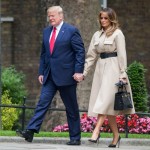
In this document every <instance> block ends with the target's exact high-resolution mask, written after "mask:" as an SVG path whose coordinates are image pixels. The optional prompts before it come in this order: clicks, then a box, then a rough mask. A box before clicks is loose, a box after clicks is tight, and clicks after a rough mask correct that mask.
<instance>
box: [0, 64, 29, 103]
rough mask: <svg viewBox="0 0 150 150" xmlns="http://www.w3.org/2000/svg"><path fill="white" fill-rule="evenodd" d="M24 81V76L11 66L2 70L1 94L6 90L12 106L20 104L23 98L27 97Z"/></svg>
mask: <svg viewBox="0 0 150 150" xmlns="http://www.w3.org/2000/svg"><path fill="white" fill-rule="evenodd" d="M24 80H25V75H24V74H23V73H21V72H17V71H16V69H15V68H14V67H13V66H11V67H7V68H2V93H3V92H4V91H6V90H8V91H9V95H10V97H11V98H12V103H13V104H20V103H22V100H23V97H24V96H26V95H27V91H26V89H25V85H24Z"/></svg>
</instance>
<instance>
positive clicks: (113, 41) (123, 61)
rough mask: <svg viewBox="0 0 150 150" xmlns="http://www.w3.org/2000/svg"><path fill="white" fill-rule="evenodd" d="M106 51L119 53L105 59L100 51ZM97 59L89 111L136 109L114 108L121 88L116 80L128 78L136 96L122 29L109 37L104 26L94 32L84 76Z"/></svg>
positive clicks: (90, 112) (110, 112)
mask: <svg viewBox="0 0 150 150" xmlns="http://www.w3.org/2000/svg"><path fill="white" fill-rule="evenodd" d="M103 52H105V53H112V52H117V57H109V58H105V59H101V58H100V54H101V53H103ZM95 62H96V67H95V72H94V76H93V83H92V88H91V95H90V100H89V108H88V115H89V116H97V114H105V115H119V114H133V113H135V109H134V107H133V108H132V109H128V110H124V111H116V110H114V99H115V93H116V92H117V90H118V88H117V86H116V85H115V83H117V82H118V81H119V78H123V77H126V78H127V82H128V85H127V87H126V88H127V91H129V92H130V93H131V97H132V91H131V86H130V82H129V79H128V75H127V73H126V69H127V56H126V46H125V37H124V35H123V33H122V31H121V30H120V29H116V30H115V31H114V32H113V34H112V35H111V36H109V37H107V36H106V34H105V32H104V31H103V30H100V31H97V32H95V33H94V35H93V37H92V40H91V43H90V46H89V49H88V52H87V57H86V60H85V66H84V67H85V68H84V76H86V75H87V74H88V72H89V71H90V69H91V67H92V66H93V64H94V63H95ZM132 103H133V99H132ZM133 105H134V104H133Z"/></svg>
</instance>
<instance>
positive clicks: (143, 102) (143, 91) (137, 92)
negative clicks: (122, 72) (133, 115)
mask: <svg viewBox="0 0 150 150" xmlns="http://www.w3.org/2000/svg"><path fill="white" fill-rule="evenodd" d="M145 72H146V69H145V68H144V66H143V65H142V64H141V63H140V62H136V61H134V62H133V63H132V64H130V65H129V67H128V71H127V73H128V76H129V80H130V84H131V88H132V94H133V101H134V105H135V110H136V112H147V110H148V91H147V88H146V80H145Z"/></svg>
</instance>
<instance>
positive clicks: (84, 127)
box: [53, 113, 150, 134]
mask: <svg viewBox="0 0 150 150" xmlns="http://www.w3.org/2000/svg"><path fill="white" fill-rule="evenodd" d="M116 121H117V125H118V129H119V132H120V133H121V132H125V116H123V115H119V116H117V117H116ZM80 122H81V131H82V132H92V131H93V130H94V128H95V125H96V122H97V118H96V117H88V116H87V114H86V113H84V114H82V116H81V120H80ZM128 130H129V133H139V134H141V133H143V134H144V133H145V134H150V118H149V117H143V118H140V117H139V116H138V115H136V114H133V115H129V116H128ZM65 131H69V128H68V124H64V125H58V126H56V127H55V128H54V129H53V132H65ZM100 131H101V132H111V129H110V126H109V122H108V119H105V121H104V123H103V125H102V127H101V128H100Z"/></svg>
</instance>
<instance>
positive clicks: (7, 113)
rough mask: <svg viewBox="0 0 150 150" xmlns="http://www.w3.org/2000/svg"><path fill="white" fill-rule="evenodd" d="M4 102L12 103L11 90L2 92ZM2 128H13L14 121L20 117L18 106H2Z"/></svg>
mask: <svg viewBox="0 0 150 150" xmlns="http://www.w3.org/2000/svg"><path fill="white" fill-rule="evenodd" d="M2 104H8V105H11V104H12V102H11V98H10V97H9V92H8V91H4V92H3V94H2ZM1 112H2V129H3V130H11V129H12V127H13V125H14V122H15V121H16V120H17V119H18V112H17V110H16V108H8V107H2V108H1Z"/></svg>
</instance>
